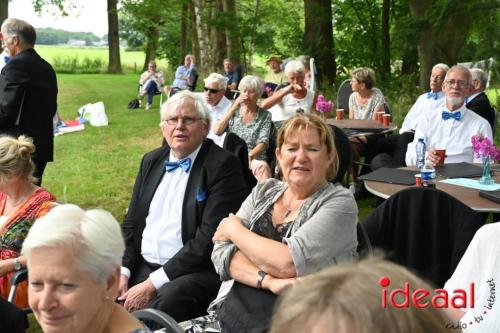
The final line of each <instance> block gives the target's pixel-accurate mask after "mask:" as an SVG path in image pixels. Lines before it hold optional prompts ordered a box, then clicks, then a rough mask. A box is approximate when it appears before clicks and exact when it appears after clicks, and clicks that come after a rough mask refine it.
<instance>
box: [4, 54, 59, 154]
mask: <svg viewBox="0 0 500 333" xmlns="http://www.w3.org/2000/svg"><path fill="white" fill-rule="evenodd" d="M19 110H21V117H20V122H19V126H20V129H21V133H23V134H26V135H28V136H30V137H32V138H33V141H34V144H35V147H36V152H35V160H38V161H52V160H53V157H54V127H53V124H52V119H53V117H54V115H55V113H56V110H57V79H56V73H55V72H54V69H53V68H52V66H50V64H49V63H48V62H46V61H45V60H43V59H42V58H41V57H40V56H39V55H38V53H36V51H35V50H34V49H26V50H24V51H22V52H21V53H19V54H18V55H16V56H15V57H12V58H11V59H10V61H9V62H8V63H7V65H5V67H4V68H2V72H1V74H0V135H1V134H2V133H6V132H7V133H8V132H10V131H12V129H13V128H14V125H15V123H16V120H17V117H18V114H19Z"/></svg>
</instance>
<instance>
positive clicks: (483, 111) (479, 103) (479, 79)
mask: <svg viewBox="0 0 500 333" xmlns="http://www.w3.org/2000/svg"><path fill="white" fill-rule="evenodd" d="M470 73H471V75H472V85H471V88H470V91H469V96H468V97H467V101H466V103H467V104H466V105H465V106H466V107H467V108H468V109H469V110H472V111H474V112H475V113H477V114H478V115H480V116H481V117H483V118H484V119H486V120H487V121H488V122H489V123H490V125H491V128H492V129H493V128H494V125H495V110H494V109H493V107H492V106H491V103H490V100H489V99H488V96H486V94H485V93H484V90H485V89H486V83H487V82H488V76H487V75H486V73H485V72H484V71H483V70H482V69H480V68H471V69H470Z"/></svg>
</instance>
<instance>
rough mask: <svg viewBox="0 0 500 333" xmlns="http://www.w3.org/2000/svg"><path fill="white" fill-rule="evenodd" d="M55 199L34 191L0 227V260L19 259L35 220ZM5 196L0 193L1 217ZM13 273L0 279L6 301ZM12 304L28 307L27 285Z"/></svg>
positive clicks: (1, 290)
mask: <svg viewBox="0 0 500 333" xmlns="http://www.w3.org/2000/svg"><path fill="white" fill-rule="evenodd" d="M55 201H56V198H55V197H54V196H53V195H52V194H50V193H49V192H48V191H47V190H45V189H43V188H38V189H37V190H35V191H34V192H33V193H32V194H31V196H29V197H28V199H27V200H26V202H25V203H24V204H23V205H22V206H21V207H19V209H18V210H17V211H16V212H15V213H14V214H13V215H11V216H9V217H8V218H7V220H6V221H5V223H3V224H2V225H1V226H0V260H6V259H11V258H16V257H19V256H20V254H21V247H22V245H23V242H24V239H25V238H26V236H27V235H28V231H29V229H30V228H31V226H32V225H33V223H34V222H35V220H36V219H37V218H39V217H41V216H43V215H45V214H46V213H47V212H48V211H49V210H50V209H51V208H52V207H53V206H54V205H55ZM6 202H7V195H5V194H4V193H2V192H0V215H3V212H4V210H5V204H6ZM14 274H15V271H14V272H10V273H8V274H6V275H4V276H2V277H0V295H1V296H3V297H4V298H6V299H7V297H8V295H9V291H10V279H11V277H12V275H14ZM14 303H15V304H16V305H17V306H18V307H21V308H23V307H27V306H28V295H27V283H26V282H23V283H21V284H20V285H19V286H18V288H17V291H16V298H15V299H14Z"/></svg>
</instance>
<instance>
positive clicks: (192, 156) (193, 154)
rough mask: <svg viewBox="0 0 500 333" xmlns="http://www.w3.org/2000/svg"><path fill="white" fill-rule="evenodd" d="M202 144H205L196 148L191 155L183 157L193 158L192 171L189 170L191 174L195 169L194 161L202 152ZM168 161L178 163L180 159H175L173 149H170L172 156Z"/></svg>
mask: <svg viewBox="0 0 500 333" xmlns="http://www.w3.org/2000/svg"><path fill="white" fill-rule="evenodd" d="M202 144H203V142H202V143H201V144H200V145H199V146H198V147H196V149H195V150H194V151H193V152H192V153H191V154H189V155H188V156H185V157H183V158H188V157H189V158H191V169H189V172H191V170H192V169H193V167H192V166H193V165H194V161H195V159H196V156H198V152H199V151H200V148H201V145H202ZM181 159H182V158H181ZM168 160H169V161H170V162H177V161H178V160H179V158H177V157H175V155H174V151H173V150H172V149H170V156H169V157H168ZM178 170H181V168H178Z"/></svg>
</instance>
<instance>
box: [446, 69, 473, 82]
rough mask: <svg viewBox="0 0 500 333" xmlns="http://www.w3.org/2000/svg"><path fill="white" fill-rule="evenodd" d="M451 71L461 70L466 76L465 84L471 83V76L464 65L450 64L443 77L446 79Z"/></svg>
mask: <svg viewBox="0 0 500 333" xmlns="http://www.w3.org/2000/svg"><path fill="white" fill-rule="evenodd" d="M453 72H462V73H464V74H465V76H466V77H467V84H471V83H472V77H471V73H470V71H469V69H468V68H467V67H465V66H462V65H455V66H452V67H451V68H450V69H449V70H448V71H447V72H446V76H445V77H444V79H445V80H447V79H448V77H449V76H450V74H451V73H453Z"/></svg>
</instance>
